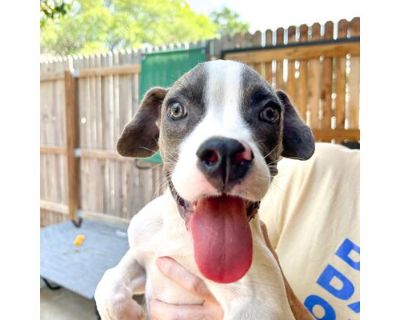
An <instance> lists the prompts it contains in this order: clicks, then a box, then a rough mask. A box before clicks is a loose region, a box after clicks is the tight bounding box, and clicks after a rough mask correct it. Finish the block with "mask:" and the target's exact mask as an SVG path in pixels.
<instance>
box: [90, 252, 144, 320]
mask: <svg viewBox="0 0 400 320" xmlns="http://www.w3.org/2000/svg"><path fill="white" fill-rule="evenodd" d="M145 282H146V274H145V271H144V269H143V268H142V267H141V265H140V264H139V263H138V262H137V260H136V257H135V253H134V251H133V250H132V249H131V250H129V251H128V252H127V253H126V254H125V256H124V257H123V258H122V259H121V261H120V262H119V263H118V265H117V266H115V267H114V268H111V269H108V270H107V271H106V272H105V273H104V275H103V277H102V279H101V280H100V282H99V284H98V285H97V288H96V292H95V300H96V305H97V309H98V311H99V314H100V316H101V319H102V320H128V319H129V320H141V319H144V311H143V309H142V308H141V307H140V306H139V305H138V304H137V303H136V301H135V300H133V298H132V296H133V294H134V293H140V292H143V291H144V286H145Z"/></svg>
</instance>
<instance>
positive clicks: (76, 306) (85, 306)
mask: <svg viewBox="0 0 400 320" xmlns="http://www.w3.org/2000/svg"><path fill="white" fill-rule="evenodd" d="M40 319H41V320H97V319H98V318H97V316H96V312H95V304H94V301H90V300H87V299H85V298H83V297H81V296H79V295H77V294H75V293H73V292H71V291H69V290H67V289H64V288H61V289H59V290H50V289H48V288H47V287H42V288H41V289H40Z"/></svg>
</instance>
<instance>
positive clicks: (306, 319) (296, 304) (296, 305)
mask: <svg viewBox="0 0 400 320" xmlns="http://www.w3.org/2000/svg"><path fill="white" fill-rule="evenodd" d="M261 230H262V233H263V236H264V240H265V242H266V244H267V247H268V249H269V250H270V251H271V253H272V254H273V256H274V257H275V259H276V261H277V262H278V265H279V269H280V270H281V273H282V277H283V281H284V282H285V289H286V295H287V298H288V301H289V305H290V309H291V310H292V313H293V316H294V318H295V319H296V320H313V319H314V318H313V317H312V316H311V314H310V313H309V312H308V310H307V309H306V308H305V307H304V305H303V304H302V303H301V302H300V300H299V299H298V298H297V296H296V295H295V293H294V292H293V289H292V287H291V286H290V285H289V282H288V281H287V280H286V277H285V275H284V274H283V271H282V267H281V264H280V263H279V259H278V255H277V254H276V252H275V250H274V248H273V247H272V245H271V242H270V241H269V237H268V232H267V227H266V226H265V224H264V223H261Z"/></svg>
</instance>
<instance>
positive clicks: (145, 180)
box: [41, 53, 161, 225]
mask: <svg viewBox="0 0 400 320" xmlns="http://www.w3.org/2000/svg"><path fill="white" fill-rule="evenodd" d="M136 60H137V56H136V55H135V54H132V53H125V54H120V53H117V54H109V55H104V56H91V57H81V58H77V59H73V60H72V59H69V60H68V59H61V60H60V61H53V62H51V63H43V64H42V65H41V71H42V72H41V73H42V75H41V225H46V224H51V223H57V222H61V221H63V220H65V219H67V218H72V217H75V214H76V211H77V210H78V211H79V214H80V215H83V216H96V217H99V218H102V219H107V217H113V220H115V218H117V219H118V218H121V219H123V220H125V221H126V220H128V219H129V218H130V217H131V216H132V214H133V213H135V212H137V211H138V210H139V209H140V208H141V207H143V206H144V204H145V203H147V202H148V201H150V200H151V199H152V198H153V197H154V196H156V195H157V194H158V192H159V191H160V190H159V180H161V177H160V168H153V169H139V168H138V167H137V166H136V165H135V161H134V160H131V159H128V158H123V157H120V156H119V155H118V154H116V152H115V143H116V140H117V138H118V136H119V134H120V133H121V131H122V128H123V126H124V125H125V124H126V123H127V122H128V120H129V119H130V118H131V117H132V115H133V113H134V112H135V111H136V108H137V106H138V103H139V72H140V64H138V63H137V62H138V61H136ZM70 68H72V69H73V70H79V73H77V74H73V73H71V72H70V71H65V70H66V69H67V70H68V69H70Z"/></svg>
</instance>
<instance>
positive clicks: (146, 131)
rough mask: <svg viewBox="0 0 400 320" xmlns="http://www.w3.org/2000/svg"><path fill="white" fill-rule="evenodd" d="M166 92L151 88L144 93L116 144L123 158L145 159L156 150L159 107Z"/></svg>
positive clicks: (161, 89)
mask: <svg viewBox="0 0 400 320" xmlns="http://www.w3.org/2000/svg"><path fill="white" fill-rule="evenodd" d="M167 92H168V90H167V89H164V88H158V87H155V88H152V89H150V90H149V91H147V92H146V94H145V96H144V98H143V100H142V103H141V104H140V106H139V109H138V110H137V112H136V114H135V115H134V116H133V118H132V120H131V121H130V122H129V123H128V124H127V125H126V126H125V128H124V130H123V132H122V134H121V136H120V137H119V139H118V142H117V151H118V153H119V154H120V155H122V156H125V157H135V158H145V157H149V156H151V155H152V154H153V153H155V152H156V151H157V150H158V136H159V133H160V130H159V128H158V126H157V121H158V120H159V119H160V114H161V105H162V102H163V101H164V98H165V95H166V94H167Z"/></svg>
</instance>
